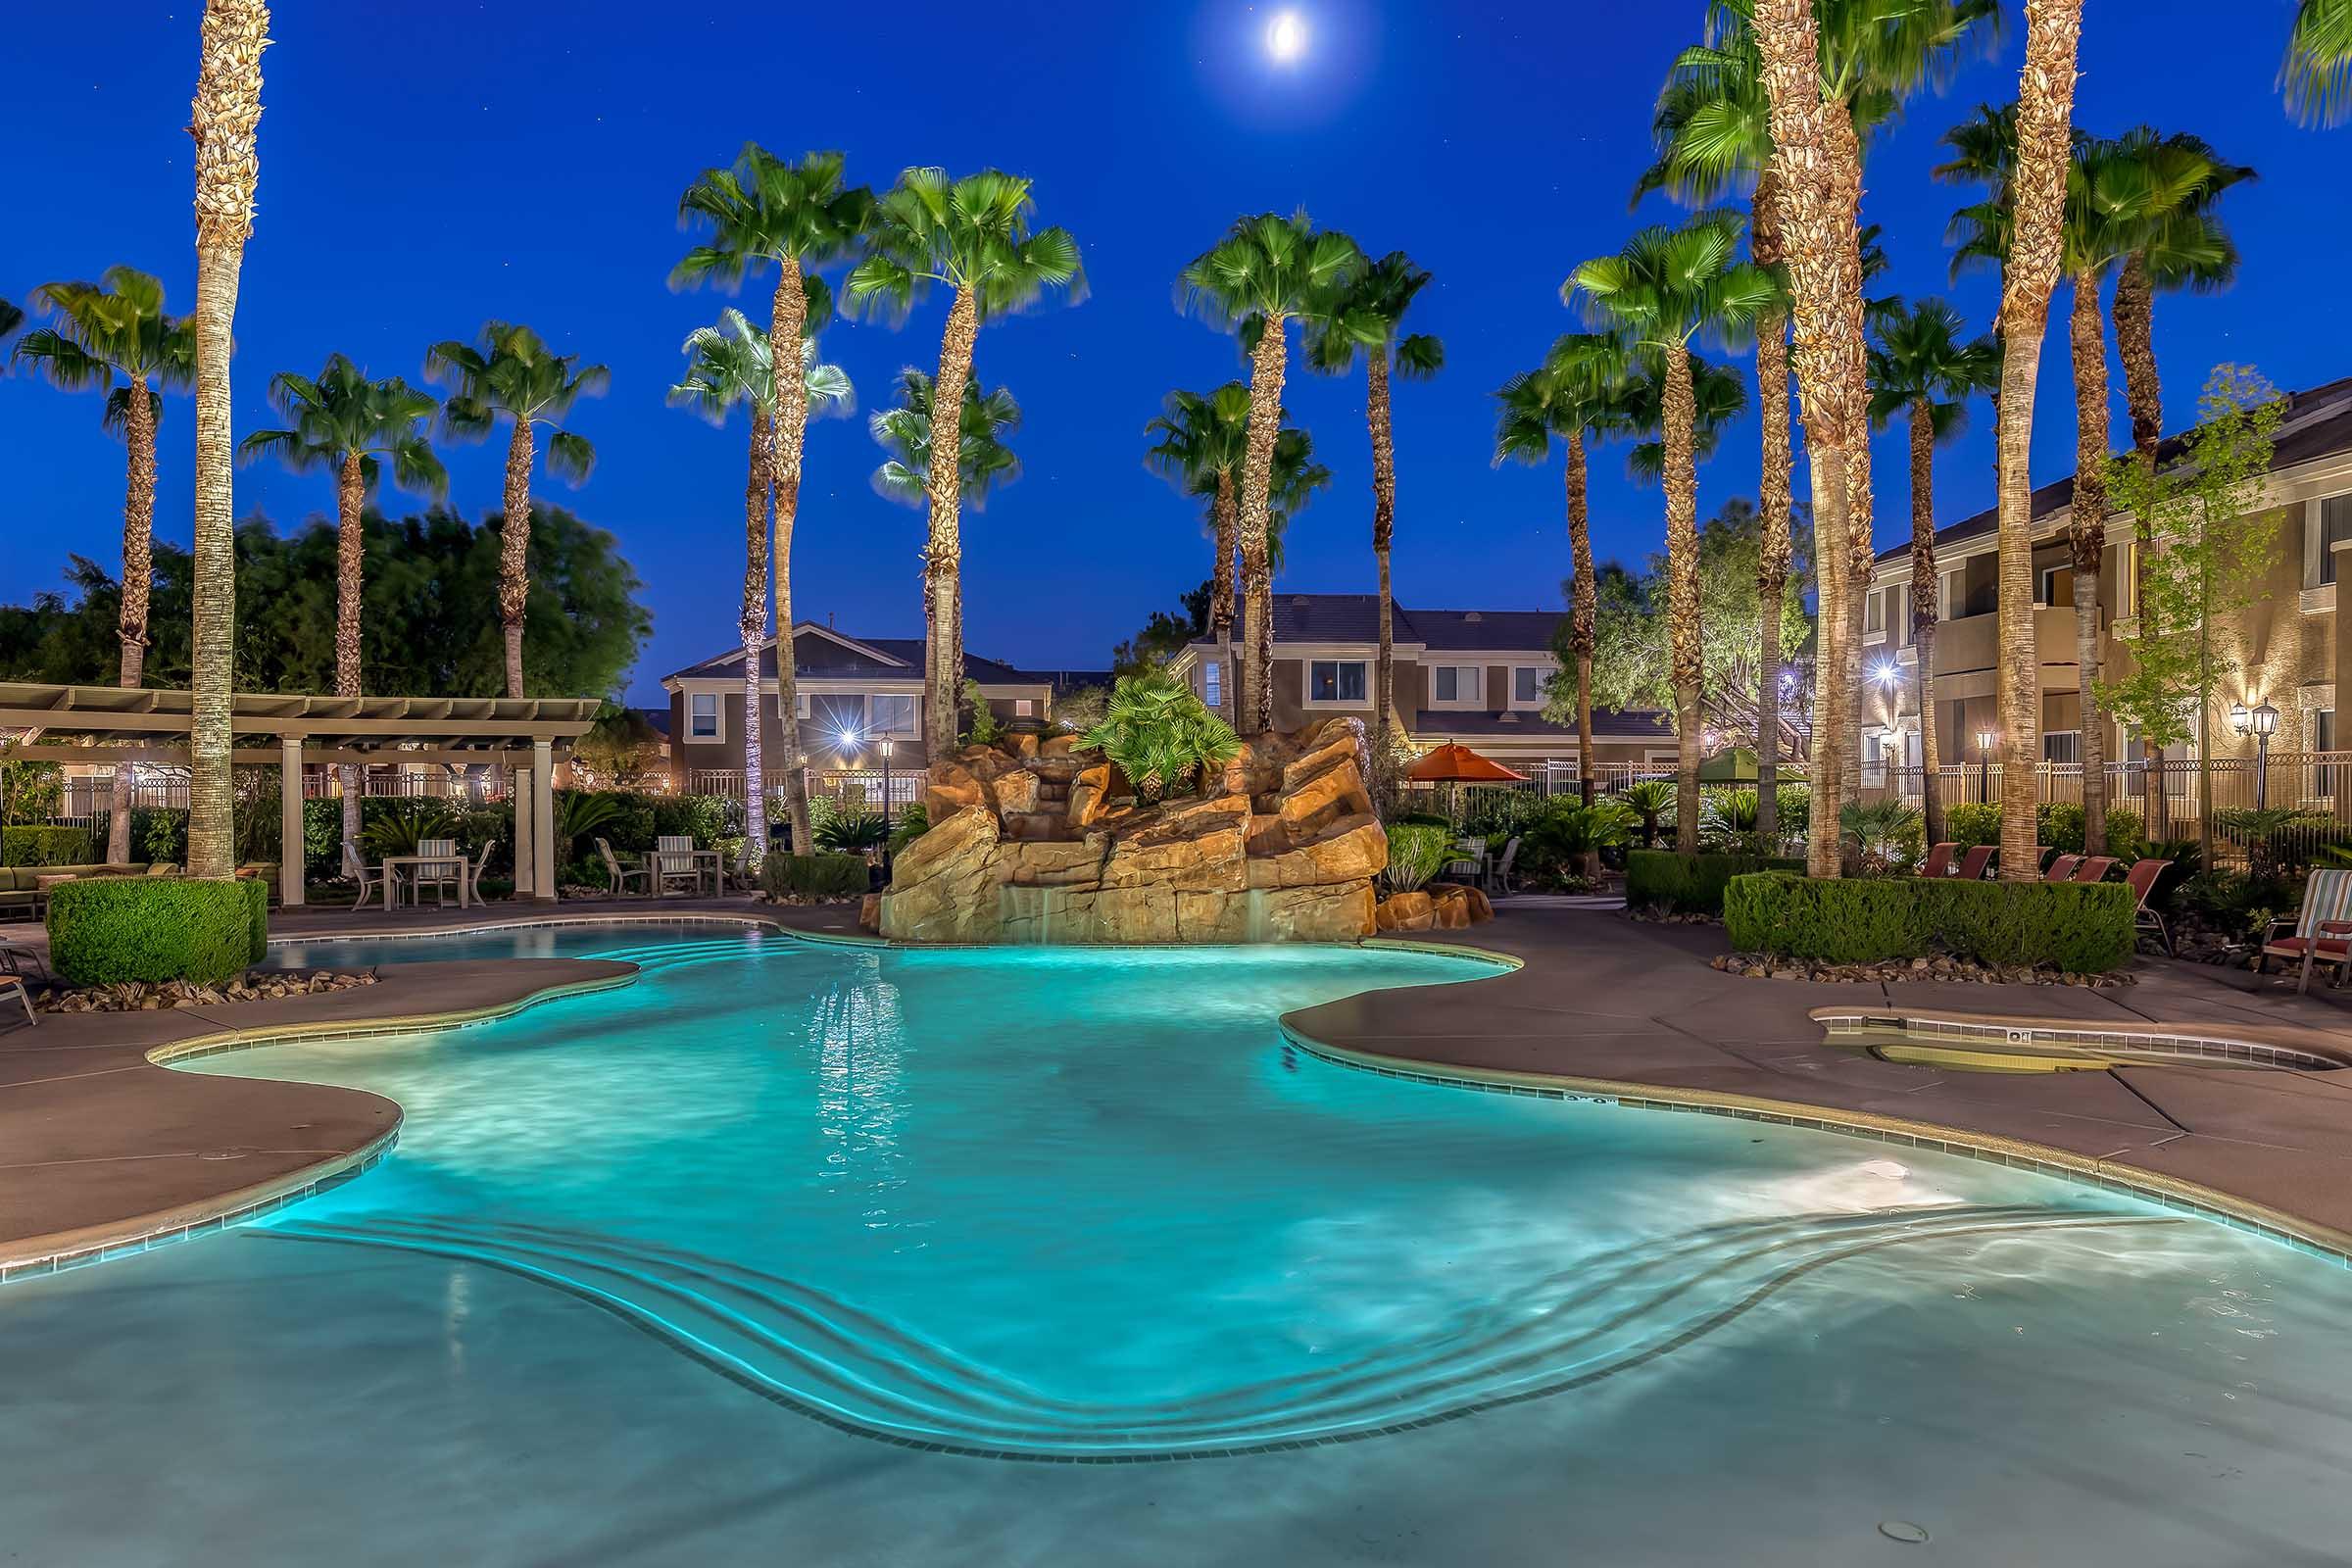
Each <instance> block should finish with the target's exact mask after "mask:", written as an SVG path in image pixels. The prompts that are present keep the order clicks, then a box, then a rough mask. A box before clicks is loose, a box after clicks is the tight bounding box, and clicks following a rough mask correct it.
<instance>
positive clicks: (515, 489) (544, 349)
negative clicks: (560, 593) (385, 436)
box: [424, 321, 613, 697]
mask: <svg viewBox="0 0 2352 1568" xmlns="http://www.w3.org/2000/svg"><path fill="white" fill-rule="evenodd" d="M424 373H425V377H426V378H427V379H428V380H433V381H446V382H447V383H449V386H450V388H451V391H450V397H449V401H448V402H447V403H444V404H443V405H442V406H441V433H442V434H444V435H446V436H449V437H452V438H453V439H457V440H478V439H479V438H481V437H483V436H486V435H488V434H489V433H490V431H491V430H492V429H493V428H494V427H495V426H496V425H497V423H498V422H499V421H500V420H502V419H503V420H505V421H506V422H507V424H508V425H509V426H510V431H509V434H508V437H507V482H506V510H505V511H504V512H503V513H502V514H501V516H502V517H503V518H504V526H505V528H506V552H505V556H504V558H503V559H504V562H505V573H504V575H503V576H502V578H501V579H500V582H499V590H498V593H499V613H500V615H501V617H502V622H503V624H504V625H505V626H506V636H507V695H508V696H509V697H520V696H523V695H524V692H523V673H522V629H523V625H524V623H525V621H526V619H527V617H528V613H529V608H530V594H531V578H530V572H529V569H528V568H529V564H530V554H531V464H532V462H533V460H534V458H535V457H536V450H537V449H536V443H535V440H534V430H535V427H536V426H538V425H541V424H545V425H548V426H550V427H555V426H558V425H560V424H561V422H562V421H563V419H564V416H565V415H567V414H569V413H570V412H571V406H572V405H573V404H574V403H576V402H578V401H579V400H580V399H581V398H583V397H596V396H599V395H601V394H602V393H603V392H604V390H605V388H606V387H607V386H608V385H610V384H611V382H612V379H613V377H612V372H611V371H609V370H607V369H606V368H604V367H603V366H601V365H588V366H583V365H581V364H580V357H579V356H578V355H576V354H558V353H556V352H555V351H554V350H552V349H550V348H549V347H548V345H547V343H546V342H545V340H543V339H542V338H541V337H540V336H539V334H538V333H536V332H534V331H532V330H531V329H530V328H529V327H527V326H521V325H518V324H515V323H514V322H511V321H486V322H484V323H483V324H482V330H481V334H480V336H479V337H478V338H477V339H476V340H475V342H474V343H473V344H472V345H467V344H465V343H460V342H458V341H456V340H455V339H452V340H450V341H448V342H443V343H436V344H434V345H433V346H432V347H431V348H430V349H428V350H426V351H425V356H424ZM595 466H596V448H595V447H594V446H592V445H590V444H589V441H588V438H587V437H586V436H584V435H581V434H580V433H579V432H578V431H576V430H565V429H561V428H557V429H555V430H554V433H553V434H552V435H550V436H549V437H548V440H547V471H548V472H549V473H551V474H554V475H555V476H556V477H557V478H559V479H562V480H564V482H565V483H567V484H571V485H579V484H582V483H584V482H586V480H587V478H588V471H589V470H590V469H591V468H593V467H595Z"/></svg>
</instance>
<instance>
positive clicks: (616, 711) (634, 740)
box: [571, 703, 760, 838]
mask: <svg viewBox="0 0 2352 1568" xmlns="http://www.w3.org/2000/svg"><path fill="white" fill-rule="evenodd" d="M571 760H572V771H573V773H574V774H575V775H576V774H578V773H581V772H583V771H585V772H586V773H588V774H589V775H591V776H592V777H593V778H595V779H597V780H600V781H602V782H604V783H606V784H608V785H610V786H612V787H613V788H616V789H626V788H629V787H631V786H633V785H635V784H637V783H639V782H641V781H642V780H644V779H645V777H646V776H647V775H648V774H650V773H652V772H653V771H654V769H655V767H656V765H657V764H659V763H660V761H661V760H662V735H661V732H660V731H658V730H656V729H655V728H654V726H653V722H652V721H651V720H650V719H648V718H647V717H646V716H645V715H644V714H643V713H641V712H639V711H637V710H636V709H634V708H623V707H622V706H621V705H619V704H618V703H607V704H606V705H605V706H604V709H603V710H602V711H599V712H598V713H597V715H596V722H595V723H594V724H592V725H590V726H589V728H588V733H587V734H585V735H582V736H581V737H580V739H579V742H578V744H577V745H575V746H573V747H572V749H571ZM759 836H760V835H758V834H754V835H753V837H755V838H757V837H759Z"/></svg>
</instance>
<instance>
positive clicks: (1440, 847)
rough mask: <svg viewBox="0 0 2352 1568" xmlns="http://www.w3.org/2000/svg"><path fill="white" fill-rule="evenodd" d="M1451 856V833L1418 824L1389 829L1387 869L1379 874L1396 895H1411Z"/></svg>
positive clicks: (1411, 823)
mask: <svg viewBox="0 0 2352 1568" xmlns="http://www.w3.org/2000/svg"><path fill="white" fill-rule="evenodd" d="M1452 855H1453V832H1452V830H1451V829H1449V828H1442V827H1430V826H1427V825H1426V824H1423V823H1419V822H1399V823H1397V824H1396V825H1395V826H1393V827H1391V828H1390V829H1389V868H1388V870H1387V871H1385V872H1384V873H1382V874H1383V875H1385V876H1386V877H1387V878H1388V881H1389V886H1390V888H1391V889H1392V890H1394V891H1396V892H1397V893H1410V892H1412V891H1413V890H1414V889H1416V888H1418V887H1420V886H1421V885H1422V884H1423V883H1425V882H1427V881H1428V880H1429V879H1430V878H1431V877H1433V876H1436V875H1437V874H1438V868H1439V867H1440V866H1442V865H1444V864H1445V863H1446V860H1447V859H1448V858H1451V857H1452Z"/></svg>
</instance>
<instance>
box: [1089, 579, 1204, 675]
mask: <svg viewBox="0 0 2352 1568" xmlns="http://www.w3.org/2000/svg"><path fill="white" fill-rule="evenodd" d="M1216 591H1217V584H1216V579H1215V578H1213V577H1212V578H1210V579H1209V580H1208V581H1206V582H1203V583H1202V584H1201V586H1200V587H1198V588H1196V589H1194V590H1193V591H1192V592H1191V593H1188V594H1186V595H1185V596H1184V598H1183V600H1182V602H1181V603H1179V604H1178V606H1177V608H1176V609H1175V610H1173V611H1167V610H1154V611H1153V612H1152V617H1151V618H1150V619H1149V620H1147V621H1145V622H1144V626H1143V629H1142V630H1141V631H1139V632H1137V633H1136V634H1135V635H1134V636H1133V637H1130V638H1128V639H1127V640H1126V641H1125V642H1123V643H1121V644H1119V645H1118V646H1117V647H1116V648H1114V649H1112V650H1111V655H1110V667H1111V669H1112V670H1113V671H1114V672H1115V673H1117V674H1121V675H1140V674H1142V673H1144V672H1145V671H1147V670H1153V669H1157V668H1159V667H1160V666H1161V665H1162V664H1165V663H1166V662H1168V661H1169V660H1171V659H1174V658H1175V657H1176V656H1177V655H1178V654H1181V653H1183V652H1184V651H1185V650H1186V649H1187V648H1189V647H1191V646H1192V645H1193V644H1194V643H1195V642H1196V641H1198V640H1199V639H1200V638H1201V637H1203V636H1205V635H1207V632H1208V629H1209V617H1210V615H1211V614H1212V613H1213V607H1214V605H1215V601H1216Z"/></svg>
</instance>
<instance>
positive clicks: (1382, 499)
mask: <svg viewBox="0 0 2352 1568" xmlns="http://www.w3.org/2000/svg"><path fill="white" fill-rule="evenodd" d="M1364 380H1365V388H1364V417H1365V419H1366V420H1367V421H1368V422H1369V423H1370V424H1371V426H1372V555H1373V558H1374V560H1376V561H1377V562H1378V563H1379V565H1380V656H1379V662H1378V664H1377V666H1376V673H1375V676H1374V690H1373V693H1372V701H1373V703H1374V705H1375V707H1374V709H1373V719H1372V735H1373V741H1372V744H1373V747H1374V753H1373V755H1374V756H1375V757H1377V758H1378V759H1379V760H1380V764H1379V765H1380V767H1381V768H1382V769H1384V770H1385V769H1386V768H1387V766H1388V761H1389V758H1390V757H1391V756H1393V755H1394V753H1395V746H1394V743H1393V742H1392V740H1391V738H1390V735H1389V714H1390V713H1391V711H1394V710H1395V708H1396V706H1397V691H1396V659H1397V645H1396V627H1395V624H1394V620H1393V616H1392V607H1391V605H1390V601H1389V541H1390V539H1391V537H1392V535H1393V534H1394V533H1395V531H1396V526H1397V441H1396V433H1395V431H1394V430H1393V429H1392V428H1391V426H1390V423H1389V350H1388V345H1386V344H1385V343H1383V344H1374V345H1373V347H1372V350H1371V352H1370V353H1368V354H1366V355H1365V356H1364ZM1383 776H1384V777H1385V776H1386V774H1385V771H1384V773H1383Z"/></svg>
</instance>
